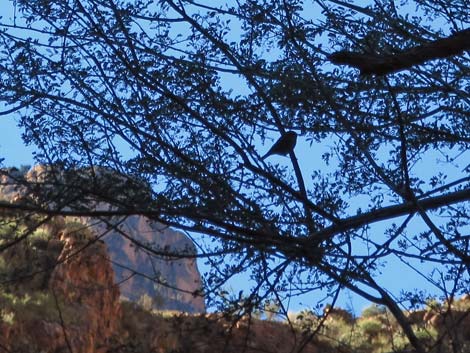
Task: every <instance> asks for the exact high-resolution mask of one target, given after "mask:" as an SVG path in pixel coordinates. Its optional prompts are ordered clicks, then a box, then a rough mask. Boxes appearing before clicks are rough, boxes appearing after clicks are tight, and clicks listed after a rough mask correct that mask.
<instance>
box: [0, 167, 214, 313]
mask: <svg viewBox="0 0 470 353" xmlns="http://www.w3.org/2000/svg"><path fill="white" fill-rule="evenodd" d="M4 172H5V173H4V174H3V175H2V174H0V199H7V200H9V201H13V202H23V201H25V200H26V202H28V197H29V198H33V197H34V192H33V193H32V192H31V190H33V191H35V192H37V194H38V195H39V193H41V195H42V196H43V197H45V198H46V199H47V200H48V204H49V205H52V204H54V202H55V201H54V200H58V199H59V198H60V197H62V198H64V195H63V190H62V189H61V188H63V184H64V183H63V180H68V181H69V182H70V180H72V182H73V180H74V179H73V178H76V180H77V182H79V181H80V177H81V176H86V175H87V173H88V172H87V171H80V172H77V173H75V174H74V175H72V176H70V175H67V174H66V173H63V172H62V170H61V169H60V168H57V167H54V168H53V167H48V166H42V165H38V166H35V167H33V168H31V169H30V170H29V171H27V172H26V171H25V170H21V171H20V170H14V169H10V170H8V171H6V170H5V171H4ZM6 172H8V173H6ZM80 173H81V174H80ZM94 173H95V174H97V175H98V177H99V179H98V182H97V183H98V184H100V185H98V186H97V189H99V188H100V187H101V188H107V189H109V188H112V190H111V192H113V193H119V192H120V193H123V194H126V193H127V194H128V195H127V197H129V196H132V195H130V191H132V190H133V189H132V187H135V186H136V185H137V188H138V190H137V191H132V192H133V193H134V194H136V197H138V198H140V199H143V198H145V197H146V190H140V189H139V188H140V187H141V188H142V189H145V187H144V186H143V185H142V186H141V185H140V184H138V183H133V182H132V181H130V180H131V179H129V178H128V177H126V176H122V175H117V174H113V173H111V172H109V171H107V170H105V169H97V170H95V171H94ZM130 183H133V184H132V187H130V186H129V184H130ZM44 185H46V186H44ZM55 185H56V186H55ZM55 187H56V189H54V188H55ZM108 191H109V190H108ZM72 196H73V195H70V198H73V197H72ZM88 206H90V207H93V208H95V209H100V210H103V209H110V208H111V206H110V205H108V204H105V203H103V202H95V201H93V200H91V199H90V200H89V204H88ZM56 218H58V217H56ZM70 220H73V221H76V222H81V223H83V224H87V225H89V227H90V229H91V231H92V232H93V233H94V234H95V236H97V237H99V238H100V239H101V240H103V241H104V242H105V243H106V245H107V249H108V252H109V255H110V258H111V262H112V267H113V270H114V273H115V281H116V283H118V284H119V286H120V292H121V295H122V297H123V299H128V300H131V301H135V302H139V301H142V300H145V301H146V302H150V304H151V306H152V307H153V308H154V309H160V310H178V311H185V312H191V313H202V312H204V311H205V303H204V298H203V296H202V295H201V293H202V291H201V287H202V282H201V276H200V273H199V271H198V268H197V263H196V261H195V259H194V256H192V255H195V254H196V249H195V247H194V244H193V243H192V241H191V240H190V239H189V238H188V237H187V236H186V235H184V234H183V233H181V232H177V231H175V230H173V229H170V228H168V227H165V226H164V225H162V224H161V223H158V222H153V221H151V220H150V219H148V218H146V217H143V216H129V217H127V218H122V219H118V220H116V219H115V220H113V221H112V222H111V221H109V222H110V223H107V222H108V221H106V220H103V221H99V220H97V219H92V218H87V217H69V221H70ZM56 223H57V222H55V223H54V224H56ZM44 227H46V228H47V227H49V228H51V227H53V225H52V223H51V224H46V225H45V226H44ZM48 230H52V231H54V229H48ZM168 253H171V254H174V255H175V256H166V255H167V254H168Z"/></svg>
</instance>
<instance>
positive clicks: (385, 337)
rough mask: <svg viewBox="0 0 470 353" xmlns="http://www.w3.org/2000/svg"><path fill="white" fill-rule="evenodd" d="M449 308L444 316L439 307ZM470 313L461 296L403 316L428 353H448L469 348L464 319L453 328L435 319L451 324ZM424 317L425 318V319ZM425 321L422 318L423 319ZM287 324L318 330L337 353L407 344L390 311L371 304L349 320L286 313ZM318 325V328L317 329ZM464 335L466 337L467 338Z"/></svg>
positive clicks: (337, 314)
mask: <svg viewBox="0 0 470 353" xmlns="http://www.w3.org/2000/svg"><path fill="white" fill-rule="evenodd" d="M446 306H447V308H448V309H450V310H451V311H450V312H447V313H444V312H443V311H442V308H443V307H446ZM469 311H470V300H469V298H467V297H462V298H460V299H456V300H453V301H452V304H449V303H440V302H439V301H438V300H435V299H433V300H430V301H429V303H428V305H427V306H426V307H425V308H423V309H422V310H418V311H416V312H414V313H416V314H419V315H416V317H417V318H419V319H415V318H413V315H412V314H413V312H412V313H405V314H406V315H407V316H408V318H409V320H410V321H411V323H412V329H413V331H414V333H415V335H416V337H417V338H418V339H419V340H420V341H421V342H422V343H423V344H424V346H425V347H428V348H429V349H430V351H432V347H436V346H439V349H441V352H443V353H444V352H451V351H452V348H451V345H452V344H454V345H455V341H458V342H459V344H460V345H461V347H469V348H470V335H468V334H467V333H466V332H464V331H465V327H468V325H469V324H468V322H470V321H469V320H468V319H467V320H466V321H463V322H467V323H466V324H465V325H464V324H462V322H460V324H458V325H457V326H455V325H454V326H452V325H449V326H448V327H449V329H450V330H449V332H447V331H446V330H447V327H444V326H443V325H441V326H439V324H438V323H439V322H441V321H439V320H436V318H440V319H441V320H442V319H443V318H444V317H448V318H452V317H453V318H454V319H455V321H454V323H456V322H458V319H459V318H462V317H465V316H468V315H467V314H468V313H469ZM426 314H427V316H426ZM425 318H426V319H425ZM289 321H290V322H291V323H293V324H294V326H295V327H296V328H297V329H299V330H301V331H304V332H313V331H316V330H318V335H319V337H320V339H321V341H322V342H325V343H327V344H328V345H329V346H331V347H332V348H333V349H336V350H338V352H345V353H387V352H400V351H406V350H407V349H410V348H411V345H410V343H409V341H408V339H407V337H406V335H405V334H404V332H403V330H402V329H401V327H400V325H399V324H398V323H397V322H396V320H395V319H394V318H393V316H392V315H391V313H390V312H388V310H387V309H386V308H384V307H382V306H377V305H371V306H369V307H368V308H366V309H364V311H363V312H362V315H361V316H360V317H358V318H355V319H353V317H352V315H351V316H348V313H347V312H346V311H344V310H342V309H335V310H333V311H331V312H329V313H328V314H327V315H326V316H317V315H315V314H314V313H313V312H311V311H308V310H304V311H301V312H300V313H298V314H296V315H294V314H292V313H290V314H289ZM436 322H437V323H436ZM319 325H321V326H319ZM442 336H444V340H443V342H441V343H440V344H439V340H440V338H441V337H442ZM467 336H468V337H467Z"/></svg>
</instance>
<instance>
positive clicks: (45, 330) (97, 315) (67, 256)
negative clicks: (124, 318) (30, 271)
mask: <svg viewBox="0 0 470 353" xmlns="http://www.w3.org/2000/svg"><path fill="white" fill-rule="evenodd" d="M90 240H93V237H92V236H91V234H89V233H88V232H86V230H82V231H80V232H78V231H75V230H74V231H70V230H67V229H66V228H65V229H63V230H62V231H61V232H60V233H59V234H56V235H54V236H53V237H51V238H49V239H48V240H47V241H48V242H50V243H52V244H55V245H53V246H52V247H53V248H54V249H58V248H61V249H62V250H61V252H60V255H59V256H58V258H57V259H56V262H55V264H54V266H53V267H44V268H37V269H36V272H42V271H44V272H49V274H48V276H46V278H47V279H48V283H47V286H46V288H44V287H43V286H42V284H40V283H38V282H33V283H36V288H34V287H33V286H32V285H31V284H29V283H28V284H21V283H20V284H18V285H16V286H13V287H9V288H7V289H6V291H5V292H3V291H2V294H1V299H0V301H2V303H1V305H0V306H1V307H2V316H1V317H0V347H2V348H4V349H5V351H7V352H22V353H29V352H31V353H32V352H51V353H52V352H68V351H72V352H76V353H95V352H96V353H101V352H102V353H104V352H106V351H107V348H109V346H110V345H111V344H112V343H113V342H115V341H116V340H117V337H119V336H118V334H119V331H120V328H121V303H120V301H119V289H118V287H117V286H116V284H115V282H114V273H113V270H112V267H111V262H110V259H109V255H108V253H107V250H106V246H105V244H104V243H102V242H100V241H96V242H90ZM56 243H60V245H61V246H60V247H58V246H57V244H56ZM15 246H16V247H17V249H15V252H16V253H17V254H18V253H19V252H22V251H24V250H25V249H26V248H27V247H29V253H30V254H34V253H35V252H37V251H39V250H38V249H37V248H36V246H35V245H34V243H30V244H29V245H23V244H18V245H15ZM46 249H47V246H46ZM52 253H54V251H52ZM7 269H8V268H7ZM11 270H12V272H14V271H15V268H11ZM33 276H34V275H33ZM2 289H3V290H5V288H2ZM18 302H20V303H23V304H22V305H23V306H19V305H18ZM5 318H10V320H5Z"/></svg>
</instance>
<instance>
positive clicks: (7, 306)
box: [0, 291, 79, 325]
mask: <svg viewBox="0 0 470 353" xmlns="http://www.w3.org/2000/svg"><path fill="white" fill-rule="evenodd" d="M58 305H59V308H60V311H61V314H62V318H63V319H64V322H65V323H76V322H77V319H79V317H77V314H78V313H77V312H76V310H74V309H73V306H71V305H70V304H67V305H65V304H64V303H63V302H62V301H61V300H60V299H59V300H58ZM0 307H1V308H2V309H1V311H0V321H2V322H4V323H7V324H9V325H13V324H14V323H15V322H16V321H19V322H31V321H34V320H38V319H41V320H45V321H51V322H58V321H59V320H60V318H59V309H58V308H57V304H56V302H55V299H54V297H53V295H52V294H51V293H50V292H45V291H35V292H31V293H27V294H22V295H20V294H15V293H8V292H4V291H0Z"/></svg>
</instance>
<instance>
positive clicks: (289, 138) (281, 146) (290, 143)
mask: <svg viewBox="0 0 470 353" xmlns="http://www.w3.org/2000/svg"><path fill="white" fill-rule="evenodd" d="M296 143H297V134H296V133H295V132H294V131H287V132H286V133H284V134H282V136H281V137H280V138H279V140H277V141H276V142H275V143H274V145H273V146H272V147H271V148H270V149H269V151H268V152H266V154H265V155H264V156H263V157H261V159H265V158H267V157H269V156H271V155H273V154H279V155H281V156H285V155H287V154H289V153H290V152H292V151H293V150H294V147H295V144H296Z"/></svg>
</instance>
